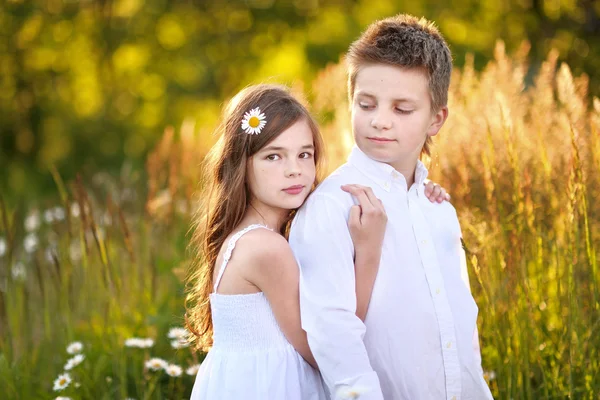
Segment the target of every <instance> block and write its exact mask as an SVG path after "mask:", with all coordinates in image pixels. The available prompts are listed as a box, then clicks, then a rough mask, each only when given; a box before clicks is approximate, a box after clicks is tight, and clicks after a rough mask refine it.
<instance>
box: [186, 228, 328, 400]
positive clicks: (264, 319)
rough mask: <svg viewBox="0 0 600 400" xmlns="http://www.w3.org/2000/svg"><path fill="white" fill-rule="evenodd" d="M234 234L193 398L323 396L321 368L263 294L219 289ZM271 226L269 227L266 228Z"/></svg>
mask: <svg viewBox="0 0 600 400" xmlns="http://www.w3.org/2000/svg"><path fill="white" fill-rule="evenodd" d="M256 228H266V227H264V226H262V225H250V226H248V227H247V228H245V229H243V230H241V231H240V232H238V233H236V234H235V235H233V236H232V237H231V239H230V240H229V243H228V245H227V249H226V251H225V255H224V257H223V264H222V265H221V270H220V271H219V275H218V276H217V281H216V282H215V287H214V292H213V293H212V294H211V295H210V307H211V311H212V320H213V328H214V335H213V347H212V349H211V350H210V351H209V352H208V355H207V356H206V358H205V360H204V362H202V365H201V366H200V370H199V371H198V375H197V376H196V382H195V384H194V388H193V390H192V397H191V400H240V399H244V400H323V399H326V398H327V397H326V395H325V390H324V388H323V384H322V382H321V377H320V375H319V372H318V371H316V370H315V369H314V368H312V367H311V366H310V364H308V363H307V362H306V361H304V359H303V358H302V356H300V354H299V353H298V352H296V350H295V349H294V347H293V346H292V345H291V344H290V343H289V342H288V341H287V339H286V338H285V336H284V334H283V333H282V332H281V329H280V328H279V325H278V324H277V321H276V320H275V316H274V315H273V312H272V311H271V307H270V305H269V302H268V301H267V298H266V297H265V295H264V294H263V293H262V292H260V293H252V294H241V295H222V294H218V293H216V291H217V288H218V286H219V282H220V281H221V277H222V276H223V272H224V271H225V267H226V266H227V262H228V261H229V259H230V258H231V253H232V252H233V248H234V247H235V244H236V242H237V240H238V239H239V238H240V237H241V236H242V235H243V234H245V233H246V232H249V231H251V230H252V229H256ZM267 229H268V228H267Z"/></svg>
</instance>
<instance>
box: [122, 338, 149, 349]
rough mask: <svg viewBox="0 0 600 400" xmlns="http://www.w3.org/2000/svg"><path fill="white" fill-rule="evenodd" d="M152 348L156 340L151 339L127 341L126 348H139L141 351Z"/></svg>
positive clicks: (130, 339) (131, 339)
mask: <svg viewBox="0 0 600 400" xmlns="http://www.w3.org/2000/svg"><path fill="white" fill-rule="evenodd" d="M152 346H154V340H153V339H150V338H148V339H142V338H136V337H133V338H129V339H127V340H125V347H137V348H140V349H148V348H150V347H152Z"/></svg>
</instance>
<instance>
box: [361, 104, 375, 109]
mask: <svg viewBox="0 0 600 400" xmlns="http://www.w3.org/2000/svg"><path fill="white" fill-rule="evenodd" d="M358 106H359V107H360V108H362V109H363V110H370V109H371V108H373V106H372V105H370V104H367V103H358Z"/></svg>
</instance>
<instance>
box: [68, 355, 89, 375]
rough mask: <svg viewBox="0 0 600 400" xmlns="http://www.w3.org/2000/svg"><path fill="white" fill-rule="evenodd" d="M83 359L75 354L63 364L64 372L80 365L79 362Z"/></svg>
mask: <svg viewBox="0 0 600 400" xmlns="http://www.w3.org/2000/svg"><path fill="white" fill-rule="evenodd" d="M84 358H85V356H84V355H83V354H77V355H76V356H75V357H72V358H70V359H69V360H68V361H67V363H66V364H65V371H70V370H72V369H73V368H74V367H76V366H78V365H79V364H81V362H82V361H83V360H84Z"/></svg>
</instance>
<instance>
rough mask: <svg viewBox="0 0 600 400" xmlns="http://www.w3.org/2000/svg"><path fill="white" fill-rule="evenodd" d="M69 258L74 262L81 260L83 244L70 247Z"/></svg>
mask: <svg viewBox="0 0 600 400" xmlns="http://www.w3.org/2000/svg"><path fill="white" fill-rule="evenodd" d="M69 256H70V257H71V260H73V261H79V260H81V244H80V243H79V241H75V242H73V243H71V245H70V246H69Z"/></svg>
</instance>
